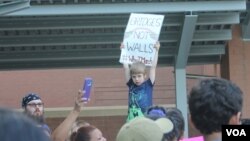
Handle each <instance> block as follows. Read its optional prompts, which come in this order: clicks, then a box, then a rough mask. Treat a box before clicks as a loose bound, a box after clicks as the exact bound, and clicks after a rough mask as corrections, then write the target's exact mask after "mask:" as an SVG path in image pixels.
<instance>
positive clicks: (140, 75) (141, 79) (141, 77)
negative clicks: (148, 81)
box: [131, 73, 146, 86]
mask: <svg viewBox="0 0 250 141" xmlns="http://www.w3.org/2000/svg"><path fill="white" fill-rule="evenodd" d="M131 77H132V80H133V82H134V83H135V85H137V86H139V85H141V84H142V83H143V82H144V81H145V77H146V76H145V74H143V73H137V74H132V76H131Z"/></svg>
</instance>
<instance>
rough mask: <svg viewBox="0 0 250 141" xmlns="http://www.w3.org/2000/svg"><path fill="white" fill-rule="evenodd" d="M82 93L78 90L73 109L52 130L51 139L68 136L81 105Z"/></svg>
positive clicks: (55, 140) (60, 140)
mask: <svg viewBox="0 0 250 141" xmlns="http://www.w3.org/2000/svg"><path fill="white" fill-rule="evenodd" d="M82 95H83V91H81V90H79V91H78V95H77V97H76V100H75V105H74V109H73V110H72V111H71V112H70V113H69V115H68V116H67V117H66V118H65V119H64V121H63V122H62V123H61V124H60V125H59V126H58V127H57V128H56V129H55V130H54V131H53V132H52V135H51V139H52V140H53V141H65V140H66V139H67V138H68V133H69V131H70V129H71V126H72V125H73V123H74V122H75V121H76V119H77V117H78V116H79V114H80V112H81V107H82V106H83V103H84V101H83V99H82Z"/></svg>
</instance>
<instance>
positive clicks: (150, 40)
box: [119, 13, 164, 66]
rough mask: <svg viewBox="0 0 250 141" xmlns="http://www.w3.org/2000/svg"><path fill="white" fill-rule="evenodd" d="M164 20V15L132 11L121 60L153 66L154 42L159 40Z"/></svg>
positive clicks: (122, 61)
mask: <svg viewBox="0 0 250 141" xmlns="http://www.w3.org/2000/svg"><path fill="white" fill-rule="evenodd" d="M163 20H164V16H163V15H152V14H135V13H132V14H131V15H130V18H129V21H128V25H127V27H126V30H125V33H124V38H123V43H124V48H123V49H122V52H121V56H120V60H119V62H121V63H129V64H131V63H133V62H135V61H141V62H143V63H145V64H146V65H148V66H151V65H152V62H153V58H154V55H155V49H154V44H155V43H156V41H158V38H159V34H160V30H161V26H162V22H163Z"/></svg>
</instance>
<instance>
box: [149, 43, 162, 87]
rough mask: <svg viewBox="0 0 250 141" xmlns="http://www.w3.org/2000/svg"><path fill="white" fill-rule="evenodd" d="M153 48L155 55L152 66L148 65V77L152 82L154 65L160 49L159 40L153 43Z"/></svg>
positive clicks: (153, 80) (154, 71)
mask: <svg viewBox="0 0 250 141" xmlns="http://www.w3.org/2000/svg"><path fill="white" fill-rule="evenodd" d="M154 48H155V57H154V60H153V63H152V66H151V67H150V71H149V78H150V80H151V82H152V83H153V84H154V82H155V73H156V66H157V63H158V53H159V49H160V42H159V41H157V42H156V44H155V45H154Z"/></svg>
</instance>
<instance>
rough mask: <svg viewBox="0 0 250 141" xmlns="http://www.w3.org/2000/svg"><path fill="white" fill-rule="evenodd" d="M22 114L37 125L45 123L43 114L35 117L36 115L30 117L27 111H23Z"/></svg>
mask: <svg viewBox="0 0 250 141" xmlns="http://www.w3.org/2000/svg"><path fill="white" fill-rule="evenodd" d="M24 114H25V115H27V116H28V117H29V118H31V119H32V120H34V121H35V122H37V123H38V124H44V123H45V118H44V112H43V113H42V115H40V116H37V115H32V114H31V113H30V112H29V111H27V110H25V111H24Z"/></svg>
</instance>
